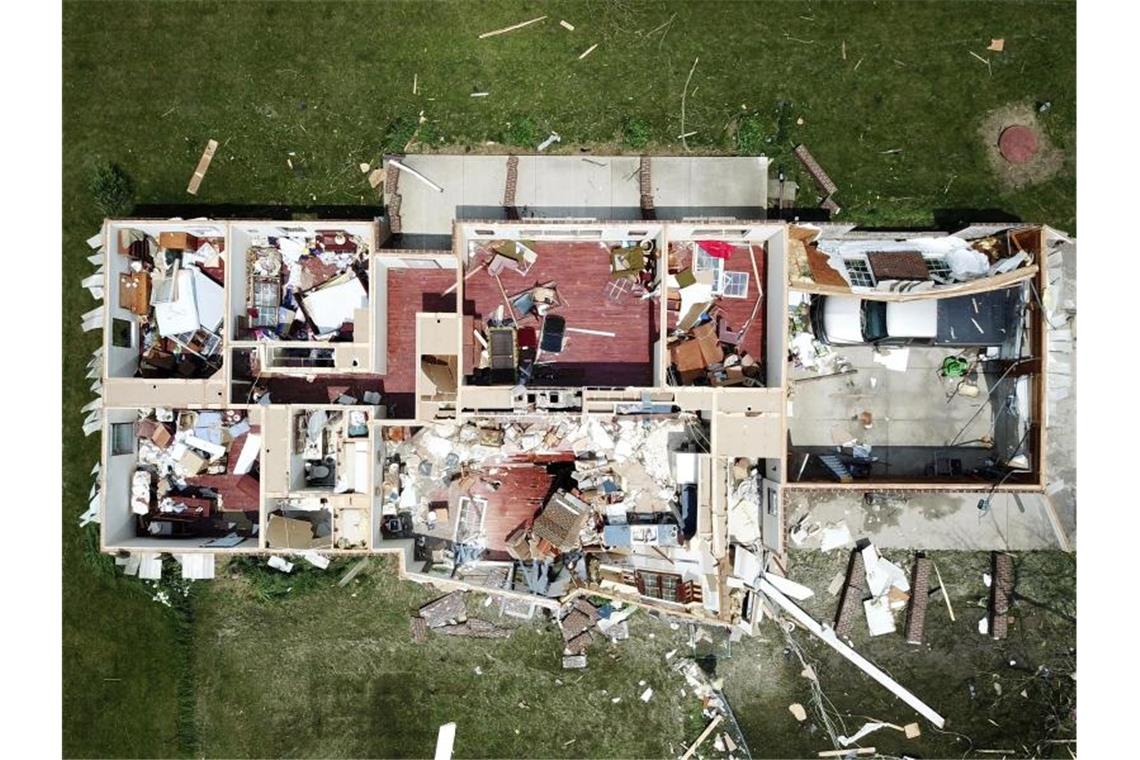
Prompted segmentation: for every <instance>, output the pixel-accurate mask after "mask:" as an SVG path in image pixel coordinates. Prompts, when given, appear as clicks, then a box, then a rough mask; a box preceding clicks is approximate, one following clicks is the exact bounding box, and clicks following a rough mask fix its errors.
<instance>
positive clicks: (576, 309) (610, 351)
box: [463, 242, 658, 387]
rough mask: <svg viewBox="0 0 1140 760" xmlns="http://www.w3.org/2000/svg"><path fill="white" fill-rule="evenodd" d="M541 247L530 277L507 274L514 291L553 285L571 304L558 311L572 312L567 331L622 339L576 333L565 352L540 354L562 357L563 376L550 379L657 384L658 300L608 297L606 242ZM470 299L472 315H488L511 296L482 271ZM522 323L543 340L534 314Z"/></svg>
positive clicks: (471, 284) (469, 284)
mask: <svg viewBox="0 0 1140 760" xmlns="http://www.w3.org/2000/svg"><path fill="white" fill-rule="evenodd" d="M534 249H535V251H536V252H537V253H538V261H537V262H535V264H534V265H533V266H532V267H531V269H530V271H529V272H528V273H527V274H526V275H525V276H524V275H522V274H519V273H518V272H514V271H510V270H506V271H503V272H502V273H501V274H500V276H499V279H500V281H501V282H502V286H503V290H504V291H506V294H507V296H513V295H515V294H517V293H519V292H521V291H523V290H526V289H527V288H530V287H533V286H534V285H536V284H546V283H549V282H553V283H554V285H555V286H556V287H557V290H558V294H559V297H560V298H561V299H562V301H563V302H564V305H563V306H562V307H560V308H558V309H556V310H552V311H551V313H552V314H558V315H560V316H562V317H564V318H565V319H566V327H567V328H578V329H585V330H598V331H602V332H607V333H614V337H608V336H599V335H586V334H582V333H575V332H573V331H568V332H567V333H566V340H565V344H564V348H563V350H562V352H561V353H559V354H548V353H543V354H542V355H541V357H540V359H539V361H540V362H546V361H552V362H554V365H553V366H554V373H555V378H554V380H553V381H550V382H548V383H547V384H551V385H557V384H575V385H577V384H581V385H592V386H617V387H624V386H627V385H634V386H649V385H653V364H652V345H653V341H654V340H656V339H657V337H658V324H657V314H656V309H657V303H656V302H654V301H652V300H646V301H641V300H639V299H637V298H632V297H630V296H625V297H624V298H623V299H622V300H621V301H620V302H616V303H615V302H614V301H611V300H609V299H607V298H606V287H607V285H608V284H609V282H610V258H609V253H608V249H607V248H606V247H604V246H603V245H602V244H600V243H597V242H581V243H578V242H575V243H566V242H537V243H535V244H534ZM481 263H482V259H481V258H480V259H476V260H475V261H473V262H471V264H470V268H469V269H468V271H471V270H472V269H474V268H475V267H477V266H478V265H479V264H481ZM463 300H464V310H463V313H464V314H470V315H474V316H475V317H476V318H477V319H478V320H486V319H487V318H488V317H490V316H491V314H492V313H493V312H494V311H495V309H496V308H497V307H498V306H499V305H500V304H503V295H502V292H501V291H500V290H499V285H498V284H497V283H496V282H495V278H494V277H492V276H491V275H490V274H488V273H487V271H486V270H485V269H482V270H480V271H478V272H475V273H474V274H472V275H471V277H470V278H469V279H468V280H467V281H466V282H465V284H464V299H463ZM505 308H506V307H505V306H504V309H505ZM508 313H509V312H508ZM519 327H520V342H523V341H525V340H528V339H529V340H536V339H537V333H538V332H539V331H540V328H541V324H540V322H539V321H538V320H537V319H534V318H530V319H526V320H522V321H521V322H520V324H519ZM523 328H532V330H533V332H531V334H530V335H527V336H523V335H522V334H521V333H522V330H523ZM468 350H470V349H468ZM533 384H538V383H533Z"/></svg>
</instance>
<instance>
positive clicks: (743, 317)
mask: <svg viewBox="0 0 1140 760" xmlns="http://www.w3.org/2000/svg"><path fill="white" fill-rule="evenodd" d="M752 250H753V251H754V252H755V254H756V269H757V270H758V271H759V273H760V282H759V283H757V281H756V274H755V273H754V272H753V270H752V261H751V256H750V255H749V251H748V246H747V245H735V246H733V250H732V254H731V255H730V256H729V258H728V261H726V262H725V267H724V268H725V271H726V272H747V273H748V292H747V294H746V295H745V297H744V298H723V297H717V298H716V304H717V306H719V307H720V309H721V311H723V312H724V315H725V319H726V320H727V322H728V326H729V328H731V329H732V330H740V328H741V327H743V326H744V323H745V322H747V321H748V318H749V317H750V316H751V315H752V311H753V308H754V307H755V306H756V298H757V296H759V297H760V299H761V300H760V308H759V309H758V310H757V311H756V318H755V319H754V320H752V324H751V326H750V327H749V328H748V333H747V334H746V335H745V336H744V341H743V342H742V344H741V348H743V349H744V350H745V351H746V352H747V353H748V354H750V355H751V356H752V358H754V359H755V360H756V361H757V362H758V363H759V364H760V365H761V366H763V364H764V329H765V324H764V300H763V293H762V290H763V287H764V285H765V279H764V271H765V269H764V265H765V263H766V262H767V251H766V249H765V247H764V246H763V245H753V246H752ZM678 251H685V252H684V253H678ZM670 258H671V268H672V269H676V268H680V269H684V268H686V267H689V266H691V264H692V262H691V261H690V260H689V259H690V258H691V257H690V255H689V253H688V252H687V250H686V249H685V248H684V247H682V246H677V247H675V248H674V254H673V255H672V256H671V257H670ZM676 323H677V314H676V312H672V311H671V312H669V329H670V330H672V329H673V328H674V327H675V326H676Z"/></svg>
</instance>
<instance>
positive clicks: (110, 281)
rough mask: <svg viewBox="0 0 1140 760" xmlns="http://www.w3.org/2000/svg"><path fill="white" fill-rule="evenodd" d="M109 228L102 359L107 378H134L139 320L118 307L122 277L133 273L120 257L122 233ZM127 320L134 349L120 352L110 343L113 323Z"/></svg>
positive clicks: (105, 260)
mask: <svg viewBox="0 0 1140 760" xmlns="http://www.w3.org/2000/svg"><path fill="white" fill-rule="evenodd" d="M124 228H125V227H116V226H109V227H108V229H109V232H108V235H109V236H110V237H109V245H108V246H106V247H105V249H104V256H103V261H104V266H105V267H106V272H107V287H106V288H104V290H103V299H104V300H103V303H104V304H106V309H107V323H106V325H107V329H106V330H105V331H104V336H103V337H104V340H103V343H104V347H103V356H104V361H105V363H106V372H107V377H134V376H135V372H137V371H138V368H139V340H140V337H139V327H138V317H137V316H135V315H134V314H133V313H132V312H130V311H129V310H127V309H124V308H123V307H122V306H120V305H119V275H120V274H122V273H124V272H128V271H130V261H131V260H130V258H128V257H127V256H122V255H120V254H119V242H118V237H119V229H124ZM112 319H125V320H127V321H128V322H130V323H131V337H132V339H131V344H132V347H131V348H120V347H118V346H115V345H114V344H113V343H112V342H111V335H112V331H111V324H112V323H111V320H112Z"/></svg>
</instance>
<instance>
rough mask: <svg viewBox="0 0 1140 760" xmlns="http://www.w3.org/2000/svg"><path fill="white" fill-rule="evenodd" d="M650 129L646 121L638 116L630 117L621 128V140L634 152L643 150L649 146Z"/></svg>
mask: <svg viewBox="0 0 1140 760" xmlns="http://www.w3.org/2000/svg"><path fill="white" fill-rule="evenodd" d="M649 137H650V129H649V125H648V124H646V123H645V120H644V119H642V118H640V117H637V116H629V117H627V118H626V120H625V122H624V123H623V124H622V126H621V139H622V142H624V143H625V144H626V145H627V146H629V147H630V148H633V149H634V150H641V149H642V148H644V147H645V146H646V145H648V144H649Z"/></svg>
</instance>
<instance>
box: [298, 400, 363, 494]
mask: <svg viewBox="0 0 1140 760" xmlns="http://www.w3.org/2000/svg"><path fill="white" fill-rule="evenodd" d="M368 422H369V414H368V411H367V410H365V409H357V408H347V407H340V408H337V407H335V406H327V407H322V408H317V409H312V408H305V409H293V410H292V436H291V440H292V446H293V448H292V456H291V457H290V461H289V478H290V481H289V491H290V493H297V492H305V493H309V492H327V493H334V494H345V493H358V494H367V493H368V491H369V485H368V484H369V478H370V477H371V474H370V469H369V467H370V465H369V462H370V456H369V452H368V446H369V440H368Z"/></svg>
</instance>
